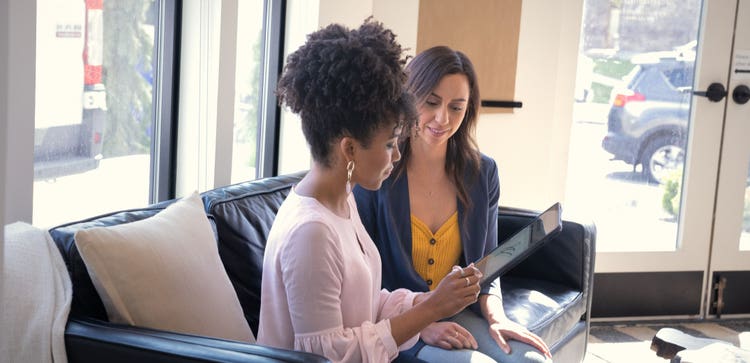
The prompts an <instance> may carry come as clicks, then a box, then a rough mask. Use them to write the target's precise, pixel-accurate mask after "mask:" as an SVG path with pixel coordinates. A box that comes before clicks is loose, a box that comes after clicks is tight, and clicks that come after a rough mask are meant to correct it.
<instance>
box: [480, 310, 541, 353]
mask: <svg viewBox="0 0 750 363" xmlns="http://www.w3.org/2000/svg"><path fill="white" fill-rule="evenodd" d="M490 336H491V337H492V338H493V339H495V342H497V345H499V346H500V349H502V350H503V351H504V352H505V353H508V354H510V345H508V342H507V341H508V339H513V340H518V341H519V342H523V343H526V344H529V345H531V346H532V347H534V348H536V349H538V350H539V351H540V352H542V354H544V355H545V356H546V357H547V358H552V354H550V352H549V347H547V344H545V343H544V341H543V340H542V338H540V337H539V336H537V335H536V334H534V333H532V332H530V331H529V330H528V329H526V327H524V326H522V325H521V324H518V323H516V322H514V321H512V320H510V319H507V318H505V319H502V320H501V321H496V322H490Z"/></svg>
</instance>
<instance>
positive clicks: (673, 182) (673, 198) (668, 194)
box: [661, 170, 682, 217]
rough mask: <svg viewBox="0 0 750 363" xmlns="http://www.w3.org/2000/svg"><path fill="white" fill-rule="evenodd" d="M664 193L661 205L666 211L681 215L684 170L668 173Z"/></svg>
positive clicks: (675, 215)
mask: <svg viewBox="0 0 750 363" xmlns="http://www.w3.org/2000/svg"><path fill="white" fill-rule="evenodd" d="M662 189H663V190H664V194H662V198H661V206H662V208H664V211H666V212H667V213H669V214H670V215H672V216H674V217H677V216H679V215H680V196H681V194H682V170H675V171H674V172H672V173H671V174H670V175H668V176H667V177H666V179H665V181H664V184H662Z"/></svg>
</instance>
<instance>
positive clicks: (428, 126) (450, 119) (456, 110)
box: [416, 74, 469, 145]
mask: <svg viewBox="0 0 750 363" xmlns="http://www.w3.org/2000/svg"><path fill="white" fill-rule="evenodd" d="M468 103H469V80H468V79H467V78H466V75H464V74H449V75H446V76H444V77H443V78H442V79H441V80H440V83H438V85H437V87H435V89H433V90H432V92H430V94H429V95H427V98H426V99H425V100H424V102H422V104H421V105H420V106H419V131H418V132H417V136H416V138H417V139H419V140H421V141H422V142H424V143H426V144H428V145H441V144H446V143H447V142H448V139H449V138H450V137H451V136H453V134H455V133H456V131H457V130H458V128H459V127H461V123H462V122H463V120H464V115H466V107H467V106H468Z"/></svg>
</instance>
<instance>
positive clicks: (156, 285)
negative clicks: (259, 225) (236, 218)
mask: <svg viewBox="0 0 750 363" xmlns="http://www.w3.org/2000/svg"><path fill="white" fill-rule="evenodd" d="M75 239H76V242H75V243H76V246H77V247H78V250H79V251H80V254H81V257H82V258H83V260H84V262H85V264H86V268H87V270H88V272H89V275H90V276H91V278H92V282H93V284H94V286H95V287H96V290H97V292H98V293H99V296H100V297H101V299H102V301H103V303H104V306H105V308H106V311H107V315H108V316H109V319H110V321H112V322H116V323H124V324H130V325H137V326H144V327H150V328H155V329H162V330H169V331H176V332H182V333H190V334H197V335H206V336H213V337H219V338H225V339H232V340H240V341H247V342H253V341H254V338H253V335H252V332H251V331H250V328H249V326H248V325H247V322H246V321H245V320H244V319H243V315H242V309H241V307H240V304H239V301H238V300H237V294H236V293H235V291H234V289H233V288H232V285H231V283H230V281H229V278H228V277H227V274H226V272H225V271H224V268H223V266H222V263H221V260H220V259H219V255H218V251H217V247H216V243H215V240H214V235H213V231H212V229H211V225H210V224H209V222H208V219H207V218H206V215H205V212H204V210H203V203H202V201H201V198H200V196H199V195H198V193H197V192H196V193H193V194H192V195H190V196H188V197H185V198H183V199H181V200H179V201H177V202H176V203H174V204H172V205H170V206H169V207H167V208H166V209H164V210H163V211H161V212H160V213H157V214H155V215H154V216H152V217H150V218H146V219H143V220H140V221H136V222H132V223H125V224H120V225H114V226H108V227H96V228H90V229H85V230H80V231H78V232H77V233H76V234H75Z"/></svg>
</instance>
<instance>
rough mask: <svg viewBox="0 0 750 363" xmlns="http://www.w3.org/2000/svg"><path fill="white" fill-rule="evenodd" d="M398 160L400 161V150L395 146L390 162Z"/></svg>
mask: <svg viewBox="0 0 750 363" xmlns="http://www.w3.org/2000/svg"><path fill="white" fill-rule="evenodd" d="M399 160H401V150H399V149H398V146H396V147H394V148H393V153H392V154H391V162H393V163H395V162H397V161H399Z"/></svg>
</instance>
